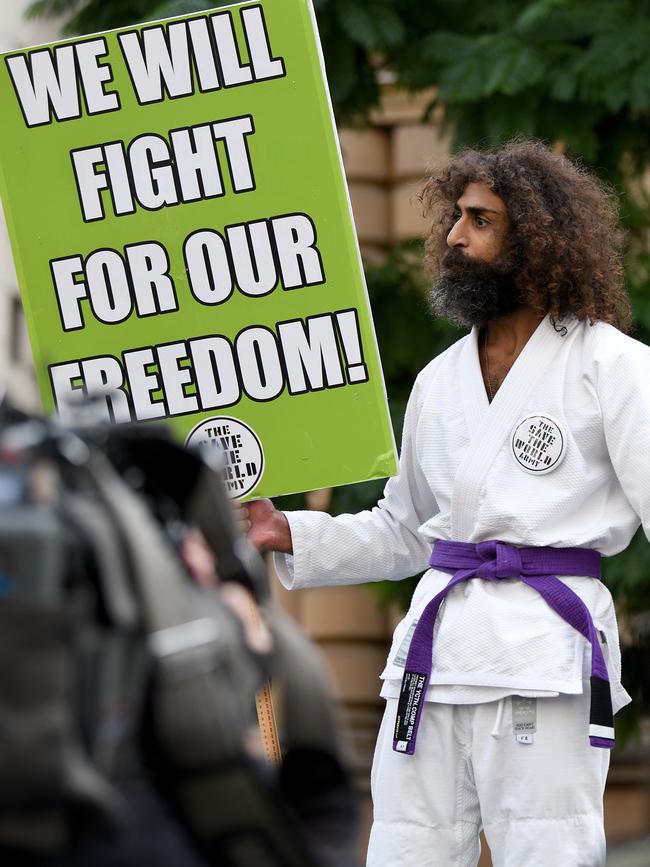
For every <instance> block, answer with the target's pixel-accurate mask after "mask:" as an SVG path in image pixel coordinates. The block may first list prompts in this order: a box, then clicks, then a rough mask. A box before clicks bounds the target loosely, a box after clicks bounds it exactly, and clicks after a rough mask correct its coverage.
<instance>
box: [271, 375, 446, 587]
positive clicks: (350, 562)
mask: <svg viewBox="0 0 650 867" xmlns="http://www.w3.org/2000/svg"><path fill="white" fill-rule="evenodd" d="M420 411H421V397H420V386H419V383H418V382H417V381H416V384H415V386H414V388H413V391H412V393H411V396H410V398H409V402H408V405H407V408H406V415H405V417H404V430H403V434H402V451H401V456H400V462H399V470H398V474H397V475H396V476H393V477H392V478H391V479H389V480H388V483H387V484H386V488H385V489H384V495H383V497H382V499H381V500H380V501H379V503H378V504H377V505H376V506H375V508H374V509H372V510H369V511H365V512H359V513H358V514H356V515H338V516H337V517H335V518H333V517H332V516H331V515H328V514H326V513H325V512H286V513H285V514H286V516H287V519H288V521H289V526H290V527H291V537H292V540H293V552H294V553H293V556H291V555H286V554H277V553H276V554H275V556H274V565H275V569H276V572H277V573H278V577H279V578H280V581H281V582H282V584H284V586H285V587H287V588H288V589H294V588H298V587H319V586H324V585H334V584H362V583H364V582H367V581H383V580H391V581H394V580H399V579H401V578H405V577H407V576H409V575H415V574H416V573H418V572H421V571H422V570H423V569H425V568H426V567H427V565H428V560H429V556H430V554H431V545H430V543H428V542H426V541H425V539H424V538H423V537H422V536H420V535H419V533H418V527H420V526H421V525H422V524H423V523H424V522H425V521H426V520H428V519H429V518H431V517H432V515H435V514H436V513H437V512H438V511H439V509H438V506H437V503H436V501H435V498H434V496H433V493H432V491H431V490H430V488H429V486H428V484H427V483H426V481H425V479H424V476H423V474H422V472H421V469H420V467H419V463H418V460H417V455H416V447H415V445H416V435H417V422H418V417H419V414H420Z"/></svg>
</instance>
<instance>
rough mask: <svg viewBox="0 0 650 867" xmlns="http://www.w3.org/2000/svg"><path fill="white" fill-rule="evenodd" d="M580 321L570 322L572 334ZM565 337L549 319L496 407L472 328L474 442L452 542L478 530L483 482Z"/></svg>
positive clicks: (469, 394) (465, 371)
mask: <svg viewBox="0 0 650 867" xmlns="http://www.w3.org/2000/svg"><path fill="white" fill-rule="evenodd" d="M575 324H577V321H576V320H573V321H570V322H564V323H563V325H565V326H566V327H567V328H568V329H571V328H572V327H573V325H575ZM562 340H563V337H562V334H561V333H559V332H557V331H556V330H555V328H554V327H553V324H552V322H551V321H550V317H549V316H546V317H545V318H544V319H543V320H542V321H541V322H540V324H539V326H538V327H537V329H536V330H535V331H534V332H533V334H532V335H531V337H530V339H529V340H528V343H527V344H526V345H525V346H524V348H523V349H522V351H521V353H520V355H519V357H518V358H517V360H516V361H515V363H514V364H513V366H512V368H511V369H510V371H509V373H508V375H507V376H506V378H505V379H504V381H503V384H502V385H501V387H500V388H499V390H498V391H497V393H496V395H495V396H494V400H493V401H492V403H491V404H490V403H489V401H488V398H487V394H486V392H485V385H484V383H483V376H482V374H481V365H480V363H479V355H478V351H479V347H478V329H477V328H474V329H472V333H471V334H470V335H469V340H467V341H466V343H465V346H464V347H463V351H462V354H461V357H460V381H461V391H462V402H463V408H464V412H465V418H466V421H467V427H468V430H469V432H470V436H471V440H470V444H469V447H468V449H467V452H466V453H465V457H464V458H463V460H462V462H461V464H460V466H459V468H458V472H457V474H456V478H455V480H454V490H453V495H452V509H451V532H452V539H456V540H459V541H467V540H468V539H469V538H470V535H471V533H472V530H473V528H474V515H475V513H476V509H477V506H478V503H479V497H480V493H481V489H482V487H483V480H484V479H485V476H486V475H487V472H488V470H489V468H490V465H491V463H492V461H493V459H494V456H495V455H496V453H497V452H498V451H499V449H500V448H501V446H502V445H503V441H504V439H505V438H506V437H507V436H508V434H509V433H510V432H511V431H512V429H513V426H514V425H515V424H516V422H517V420H518V418H519V415H520V414H521V412H522V406H523V404H524V402H525V401H526V399H527V398H528V396H529V394H530V393H531V391H532V390H533V389H534V388H535V386H536V385H537V383H538V382H539V381H540V379H541V378H542V376H543V375H544V373H545V372H546V370H547V369H548V367H549V365H550V364H551V362H552V361H553V359H554V357H555V354H556V353H557V351H558V350H559V348H560V346H561V344H562Z"/></svg>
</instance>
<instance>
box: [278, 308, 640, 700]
mask: <svg viewBox="0 0 650 867" xmlns="http://www.w3.org/2000/svg"><path fill="white" fill-rule="evenodd" d="M287 518H288V520H289V524H290V527H291V533H292V538H293V547H294V554H293V556H284V555H281V556H278V555H276V558H275V560H276V568H277V570H278V574H279V576H280V579H281V580H282V582H283V583H284V584H285V586H287V587H315V586H322V585H332V584H356V583H361V582H365V581H379V580H385V579H388V580H398V579H401V578H404V577H406V576H408V575H412V574H415V573H417V572H419V571H422V570H423V569H426V568H427V565H428V559H429V556H430V554H431V547H432V544H433V542H434V541H435V540H436V539H450V540H457V541H463V542H475V543H476V542H481V541H484V540H486V539H500V540H502V541H504V542H509V543H511V544H513V545H522V546H546V545H551V546H555V547H587V548H594V549H595V550H597V551H599V552H600V553H601V554H603V555H605V556H607V555H612V554H616V553H617V552H619V551H621V550H623V549H624V548H625V547H627V545H628V544H629V542H630V539H631V538H632V536H633V534H634V532H635V531H636V530H637V528H638V527H639V525H640V523H641V522H642V523H643V526H644V529H645V532H646V535H648V534H649V533H650V348H648V347H647V346H645V345H644V344H642V343H640V342H638V341H636V340H633V339H632V338H630V337H627V336H626V335H624V334H622V333H621V332H619V331H618V330H617V329H615V328H613V327H612V326H610V325H607V324H605V323H596V324H595V325H593V326H590V325H589V323H588V322H584V321H578V320H576V319H575V318H571V319H569V320H565V321H563V322H559V323H556V324H555V325H554V324H553V322H552V321H551V319H550V317H548V316H547V317H546V318H545V319H543V320H542V322H541V323H540V325H539V326H538V328H537V329H536V331H535V332H534V333H533V335H532V336H531V338H530V339H529V341H528V342H527V344H526V345H525V347H524V348H523V350H522V352H521V354H520V355H519V357H518V358H517V360H516V361H515V363H514V365H513V366H512V368H511V370H510V371H509V373H508V375H507V376H506V378H505V380H504V382H503V384H502V385H501V387H500V388H499V390H498V392H497V394H496V396H495V398H494V400H493V401H492V403H491V404H490V403H489V401H488V398H487V394H486V391H485V387H484V383H483V379H482V374H481V368H480V363H479V346H478V330H477V329H473V330H472V332H471V333H470V334H469V335H467V336H466V337H464V338H462V339H461V340H459V341H458V342H457V343H455V344H454V345H453V346H451V347H450V348H449V349H448V350H447V351H446V352H444V353H442V354H441V355H439V356H438V357H437V358H435V359H434V360H433V361H431V362H430V363H429V364H428V365H427V366H426V367H425V368H424V370H423V371H422V372H421V373H420V374H419V376H418V377H417V380H416V382H415V385H414V388H413V391H412V393H411V396H410V398H409V403H408V407H407V412H406V416H405V421H404V432H403V438H402V453H401V458H400V465H399V473H398V475H397V476H395V477H394V478H391V479H390V480H389V481H388V483H387V485H386V489H385V491H384V496H383V498H382V500H381V501H380V502H379V503H378V505H377V506H376V507H375V508H374V509H372V510H371V511H366V512H361V513H359V514H357V515H340V516H338V517H336V518H332V517H330V516H329V515H326V514H324V513H319V512H289V513H287ZM558 577H560V578H561V579H562V580H563V581H565V583H566V584H568V585H569V586H570V587H571V588H572V589H573V590H575V592H576V593H578V595H579V596H580V597H581V598H582V599H583V600H584V602H585V603H586V605H587V606H588V608H589V610H590V611H591V614H592V617H593V619H594V623H595V625H596V627H597V629H598V630H599V631H600V633H601V638H602V642H603V652H604V656H605V661H606V663H607V667H608V671H609V676H610V681H611V686H612V701H613V705H614V711H616V710H618V709H619V708H620V707H622V706H623V705H624V704H626V703H627V702H628V701H629V700H630V699H629V696H628V695H627V693H626V692H625V690H624V689H623V688H622V686H621V684H620V651H619V642H618V628H617V624H616V615H615V612H614V606H613V602H612V598H611V594H610V592H609V590H608V589H607V588H606V587H605V585H604V584H603V583H602V582H601V581H598V580H597V579H594V578H587V577H585V578H579V577H578V578H576V577H573V578H569V577H563V576H558ZM448 580H449V576H448V575H445V574H443V573H441V572H437V571H435V570H432V569H429V570H428V571H427V572H426V573H425V574H424V576H423V577H422V579H421V581H420V583H419V584H418V586H417V589H416V591H415V593H414V596H413V600H412V603H411V606H410V609H409V611H408V613H407V615H406V617H405V618H404V619H403V620H402V622H401V623H400V624H399V625H398V627H397V629H396V630H395V635H394V638H393V644H392V648H391V651H390V654H389V657H388V662H387V665H386V668H385V669H384V672H383V673H382V679H384V680H385V681H386V684H385V685H384V689H383V690H382V694H383V695H385V696H386V695H396V694H397V689H398V685H399V681H400V680H401V675H402V672H403V668H402V666H403V664H404V657H405V654H406V649H407V647H408V638H409V635H410V632H411V631H412V628H413V622H414V621H415V620H417V618H418V616H419V614H420V612H421V611H422V609H423V608H424V607H425V605H426V604H427V602H428V601H429V600H430V599H431V598H432V597H433V596H434V595H435V594H436V593H437V592H438V591H439V590H441V589H442V587H443V586H444V585H445V584H446V583H447V582H448ZM588 647H589V645H588V644H587V642H586V641H585V639H584V638H583V637H582V636H581V635H579V634H578V633H577V632H576V631H575V630H573V629H572V628H571V627H570V626H569V625H568V624H567V623H565V622H564V621H563V620H562V619H561V618H560V617H559V616H558V615H557V614H555V613H554V612H553V611H552V610H551V609H550V608H549V607H548V605H547V603H546V602H545V601H544V599H542V598H541V596H540V595H539V594H538V593H537V592H536V591H535V590H533V589H532V588H530V587H527V586H525V585H524V584H523V583H522V582H520V581H518V580H516V579H508V580H505V581H499V582H488V581H482V580H481V579H478V578H477V579H472V580H470V581H468V582H466V583H464V584H462V585H460V586H459V587H457V588H455V589H454V590H453V591H452V592H451V593H450V594H449V596H448V597H447V599H446V601H445V603H443V606H442V609H441V612H440V615H439V617H438V624H437V627H436V634H435V642H434V651H433V672H432V677H431V686H430V687H429V691H428V694H427V698H428V699H429V700H438V701H452V702H453V701H459V702H471V701H482V700H490V699H493V698H495V697H501V696H503V695H507V694H510V693H523V694H533V695H550V694H555V693H574V694H575V693H581V692H582V689H583V666H586V664H587V663H588V659H587V660H585V658H584V657H585V652H588V653H590V650H587V649H588Z"/></svg>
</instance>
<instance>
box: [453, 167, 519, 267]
mask: <svg viewBox="0 0 650 867" xmlns="http://www.w3.org/2000/svg"><path fill="white" fill-rule="evenodd" d="M509 226H510V221H509V219H508V211H507V209H506V206H505V202H504V201H503V199H502V198H501V197H500V196H497V194H496V193H493V192H492V190H491V189H490V188H489V187H486V186H485V184H468V185H467V186H466V187H465V190H464V192H463V194H462V196H461V197H460V198H459V199H458V201H457V202H456V206H455V208H454V224H453V226H452V227H451V231H450V232H449V234H448V235H447V246H448V247H449V249H450V250H459V251H460V252H461V253H462V254H463V255H464V256H468V257H469V258H470V259H476V260H478V261H481V262H484V263H486V264H488V263H490V262H494V261H495V260H496V259H498V258H499V255H500V254H501V251H502V250H503V246H504V241H505V239H506V237H507V235H508V229H509ZM443 264H444V263H443Z"/></svg>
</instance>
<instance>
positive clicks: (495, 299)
mask: <svg viewBox="0 0 650 867" xmlns="http://www.w3.org/2000/svg"><path fill="white" fill-rule="evenodd" d="M441 264H442V267H441V270H440V275H439V277H438V279H437V280H436V281H435V283H434V284H433V286H432V287H431V289H430V290H429V293H428V299H427V300H428V302H429V308H430V309H431V312H432V313H433V315H434V316H436V317H438V318H439V319H447V320H448V321H449V322H452V323H453V324H454V325H459V326H460V327H461V328H467V327H471V326H473V325H476V326H478V327H479V328H482V327H484V326H485V325H487V323H488V322H489V321H490V320H492V319H498V318H499V317H500V316H507V315H508V314H510V313H514V312H515V310H518V309H519V308H520V307H521V306H522V304H523V299H522V297H521V293H520V291H519V289H518V288H517V285H516V283H515V280H514V277H513V274H512V271H511V270H509V269H508V267H507V266H506V265H503V264H501V265H500V264H499V262H490V263H487V262H482V261H480V260H477V259H470V258H469V257H467V256H466V255H464V254H463V253H461V252H460V250H457V249H456V248H453V249H451V250H448V251H447V252H446V253H445V255H444V257H443V259H442V263H441Z"/></svg>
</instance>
